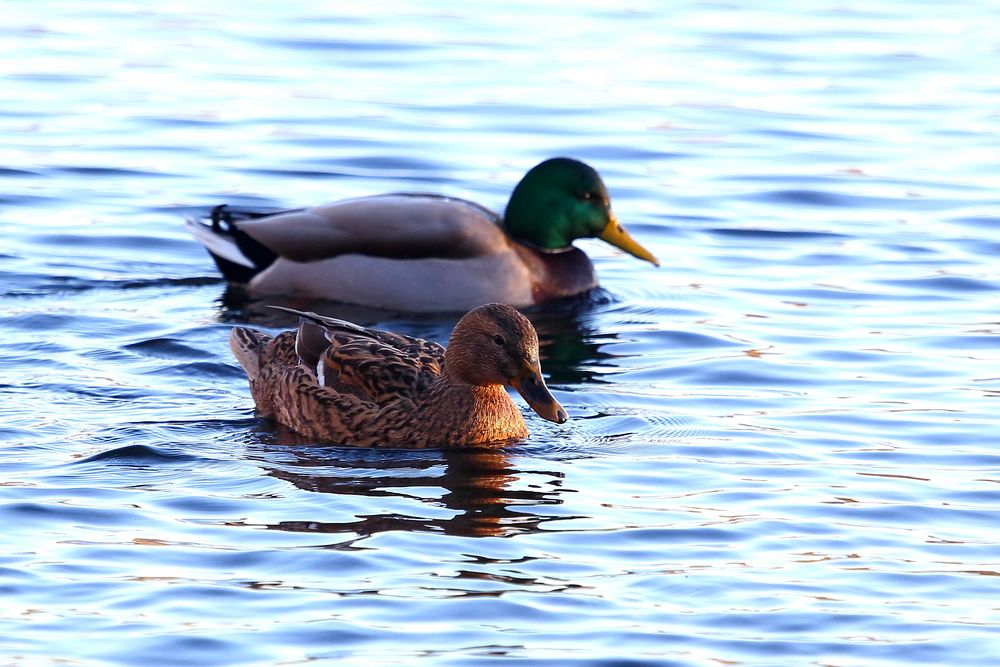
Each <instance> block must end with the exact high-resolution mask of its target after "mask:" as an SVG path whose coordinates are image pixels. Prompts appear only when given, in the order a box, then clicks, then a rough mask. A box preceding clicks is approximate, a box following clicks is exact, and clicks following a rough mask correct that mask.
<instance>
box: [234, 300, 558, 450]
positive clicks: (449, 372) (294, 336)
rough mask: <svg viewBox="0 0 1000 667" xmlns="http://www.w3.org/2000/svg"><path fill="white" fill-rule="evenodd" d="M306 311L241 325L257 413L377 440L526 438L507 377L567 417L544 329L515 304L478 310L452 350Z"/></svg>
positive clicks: (541, 410) (323, 436)
mask: <svg viewBox="0 0 1000 667" xmlns="http://www.w3.org/2000/svg"><path fill="white" fill-rule="evenodd" d="M286 310H287V309H286ZM292 312H298V311H292ZM298 314H299V315H300V324H299V329H298V331H286V332H284V333H281V334H279V335H277V336H274V337H273V338H272V337H270V336H268V335H266V334H263V333H261V332H259V331H255V330H253V329H246V328H243V327H236V328H234V329H233V331H232V333H231V335H230V339H229V342H230V347H231V348H232V350H233V353H234V354H235V355H236V358H237V359H238V360H239V362H240V364H241V365H242V366H243V368H244V370H245V371H246V372H247V377H248V379H249V382H250V391H251V393H252V395H253V398H254V402H255V403H256V405H257V411H258V413H259V414H260V415H261V416H264V417H270V418H273V419H275V420H277V421H279V422H281V423H282V424H285V425H286V426H289V427H291V428H292V429H294V430H295V431H298V432H299V433H301V434H302V435H305V436H307V437H310V438H316V439H318V440H323V441H326V442H331V443H335V444H344V445H358V446H369V447H377V446H384V447H434V446H468V445H476V444H485V443H491V442H500V441H507V440H514V439H518V438H524V437H526V436H527V435H528V429H527V426H526V425H525V422H524V419H523V417H522V416H521V413H520V411H519V410H518V409H517V406H516V405H515V404H514V402H513V401H512V400H511V399H510V396H509V395H508V394H507V391H506V389H505V388H504V385H505V384H512V385H513V386H515V387H516V388H517V389H518V391H520V392H521V393H522V395H523V396H524V397H525V399H526V400H527V401H528V403H529V405H531V407H532V408H533V409H534V410H535V411H536V412H538V414H540V415H541V416H543V417H545V418H546V419H550V420H552V421H557V422H560V423H561V422H563V421H566V418H567V417H566V413H565V411H564V410H563V409H562V407H561V406H559V404H558V403H557V402H556V401H555V399H554V398H553V397H552V395H551V394H549V393H548V390H547V389H546V388H545V384H544V381H542V379H541V374H540V368H539V366H538V337H537V335H536V333H535V330H534V328H533V327H532V326H531V323H530V322H528V320H527V319H526V318H525V317H524V316H523V315H521V314H520V313H518V312H517V311H516V310H515V309H514V308H511V307H510V306H506V305H500V304H488V305H485V306H480V307H479V308H476V309H475V310H473V311H470V312H469V313H468V314H466V316H465V317H463V318H462V320H461V321H460V322H459V323H458V325H457V326H456V327H455V331H454V332H453V333H452V336H451V340H450V341H449V346H448V349H447V350H446V349H445V348H444V347H442V346H441V345H438V344H437V343H433V342H429V341H425V340H421V339H419V338H412V337H409V336H404V335H401V334H395V333H390V332H386V331H378V330H374V329H364V328H362V327H358V326H356V325H354V324H351V323H349V322H344V321H342V320H336V319H332V318H325V317H322V316H319V315H316V314H314V313H301V312H298Z"/></svg>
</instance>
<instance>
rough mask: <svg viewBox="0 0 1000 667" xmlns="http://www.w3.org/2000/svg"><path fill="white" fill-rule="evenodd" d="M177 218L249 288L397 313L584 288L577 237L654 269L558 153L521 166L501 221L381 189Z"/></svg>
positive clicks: (595, 191) (585, 273)
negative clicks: (273, 209) (327, 200)
mask: <svg viewBox="0 0 1000 667" xmlns="http://www.w3.org/2000/svg"><path fill="white" fill-rule="evenodd" d="M187 227H188V229H189V230H190V231H191V233H192V234H193V235H194V236H195V238H196V239H197V240H198V241H200V242H201V243H202V244H203V245H204V246H205V247H206V249H207V250H208V252H209V253H210V254H211V255H212V257H213V258H214V259H215V262H216V264H217V265H218V267H219V269H220V270H221V271H222V273H223V275H224V276H225V277H226V278H227V279H228V280H229V281H231V282H235V283H245V284H246V285H247V288H248V290H249V292H250V293H251V294H257V295H262V294H284V295H289V296H300V297H310V298H316V299H326V300H332V301H343V302H347V303H353V304H359V305H363V306H373V307H379V308H388V309H394V310H405V311H465V310H469V309H470V308H474V307H475V306H479V305H482V304H484V303H489V302H500V303H507V304H510V305H514V306H518V307H527V306H531V305H535V304H539V303H543V302H545V301H549V300H551V299H555V298H559V297H565V296H571V295H574V294H580V293H583V292H586V291H588V290H590V289H592V288H594V287H596V286H597V277H596V275H595V273H594V267H593V265H592V264H591V262H590V259H589V258H588V257H587V255H586V254H585V253H584V252H583V251H582V250H580V249H578V248H575V247H573V245H572V243H573V240H574V239H578V238H585V237H598V238H601V239H603V240H605V241H607V242H608V243H610V244H611V245H613V246H616V247H618V248H621V249H622V250H624V251H625V252H627V253H629V254H631V255H634V256H636V257H638V258H640V259H644V260H646V261H648V262H652V263H653V264H656V265H657V266H659V262H658V261H657V259H656V257H654V256H653V255H652V254H651V253H650V252H649V251H648V250H646V249H645V248H643V247H642V246H641V245H639V244H638V243H637V242H636V241H635V240H633V239H632V237H631V236H630V235H629V234H628V232H626V231H625V229H624V228H623V227H622V226H621V225H620V224H619V223H618V220H617V218H615V215H614V213H612V211H611V203H610V200H609V198H608V191H607V188H605V187H604V183H603V182H602V181H601V177H600V176H599V175H598V173H597V172H596V171H594V169H592V168H591V167H589V166H588V165H586V164H584V163H582V162H579V161H578V160H572V159H569V158H562V157H559V158H552V159H550V160H546V161H544V162H542V163H541V164H539V165H537V166H536V167H534V168H532V169H531V170H530V171H529V172H528V173H527V174H525V176H524V178H522V179H521V181H520V182H519V183H518V184H517V186H516V187H515V188H514V191H513V193H512V194H511V196H510V201H509V202H508V204H507V209H506V211H505V213H504V216H503V218H500V216H498V215H497V214H495V213H493V212H492V211H490V210H489V209H487V208H485V207H483V206H480V205H479V204H475V203H473V202H470V201H465V200H463V199H454V198H451V197H445V196H441V195H431V194H385V195H376V196H370V197H361V198H358V199H348V200H345V201H339V202H335V203H333V204H326V205H324V206H317V207H315V208H308V209H299V210H292V211H281V212H277V213H271V214H263V213H255V212H249V211H242V212H241V211H235V210H230V209H228V208H226V207H225V206H224V205H223V206H220V207H216V208H215V209H214V210H213V212H212V215H211V218H210V220H207V221H200V220H196V219H188V221H187Z"/></svg>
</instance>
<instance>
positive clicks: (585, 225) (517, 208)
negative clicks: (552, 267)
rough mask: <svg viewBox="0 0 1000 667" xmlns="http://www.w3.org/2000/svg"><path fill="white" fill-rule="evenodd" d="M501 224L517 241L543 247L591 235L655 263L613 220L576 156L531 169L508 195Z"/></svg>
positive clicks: (604, 194) (598, 183) (600, 185)
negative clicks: (575, 158)
mask: <svg viewBox="0 0 1000 667" xmlns="http://www.w3.org/2000/svg"><path fill="white" fill-rule="evenodd" d="M504 225H505V226H506V229H507V233H508V234H510V235H511V237H513V238H514V239H516V240H517V241H521V242H523V243H525V244H527V245H531V246H534V247H536V248H540V249H542V250H549V251H555V250H562V249H565V248H567V247H569V246H570V245H571V244H572V243H573V240H574V239H579V238H589V237H595V236H596V237H600V238H602V239H604V240H605V241H607V242H608V243H610V244H611V245H614V246H617V247H619V248H621V249H622V250H624V251H625V252H627V253H629V254H631V255H635V256H636V257H638V258H639V259H644V260H646V261H648V262H652V263H653V264H656V265H657V266H659V262H658V261H657V260H656V258H655V257H654V256H653V255H652V254H650V252H649V251H647V250H646V249H645V248H643V247H642V246H641V245H639V244H638V243H636V242H635V241H634V240H633V239H632V237H631V236H629V234H628V232H626V231H625V230H624V229H623V228H622V226H621V225H620V224H618V220H617V219H616V218H615V214H614V213H612V212H611V200H610V198H609V197H608V189H607V188H606V187H604V182H603V181H602V180H601V177H600V175H599V174H598V173H597V172H596V171H594V169H593V168H591V167H589V166H588V165H586V164H584V163H582V162H580V161H579V160H573V159H570V158H565V157H556V158H551V159H549V160H546V161H545V162H542V163H541V164H539V165H537V166H535V167H533V168H532V169H531V170H530V171H529V172H528V173H527V174H525V175H524V178H522V179H521V182H520V183H518V184H517V186H516V187H515V188H514V192H512V193H511V195H510V201H509V202H508V203H507V211H506V212H505V213H504Z"/></svg>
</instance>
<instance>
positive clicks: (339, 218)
mask: <svg viewBox="0 0 1000 667" xmlns="http://www.w3.org/2000/svg"><path fill="white" fill-rule="evenodd" d="M233 224H234V225H235V226H236V227H237V228H238V230H239V231H240V232H242V233H244V234H246V235H247V236H249V237H250V238H252V239H253V240H254V241H256V242H258V243H260V244H261V245H263V246H264V247H266V248H267V249H268V250H269V251H271V252H273V253H275V254H277V255H279V256H281V257H285V258H286V259H291V260H294V261H297V262H311V261H316V260H321V259H328V258H330V257H336V256H337V255H344V254H363V255H371V256H377V257H388V258H394V259H417V258H427V257H438V258H447V259H463V258H469V257H477V256H480V255H483V254H486V253H489V252H492V251H495V250H496V249H497V248H498V247H503V246H504V245H505V244H506V242H507V240H506V235H505V233H504V232H503V230H502V228H501V227H500V218H499V216H497V215H496V214H495V213H493V212H492V211H490V210H489V209H487V208H485V207H483V206H480V205H479V204H476V203H474V202H470V201H466V200H464V199H454V198H451V197H444V196H440V195H429V194H390V195H377V196H373V197H361V198H358V199H348V200H345V201H339V202H335V203H333V204H326V205H323V206H316V207H313V208H308V209H301V210H295V211H286V212H280V213H276V214H274V215H268V216H264V217H258V218H253V219H250V218H247V219H242V220H236V221H234V222H233Z"/></svg>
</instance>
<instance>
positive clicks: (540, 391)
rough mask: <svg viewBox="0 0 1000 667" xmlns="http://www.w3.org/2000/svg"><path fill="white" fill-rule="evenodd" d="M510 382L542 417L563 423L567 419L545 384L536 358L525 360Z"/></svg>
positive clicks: (567, 415) (567, 416)
mask: <svg viewBox="0 0 1000 667" xmlns="http://www.w3.org/2000/svg"><path fill="white" fill-rule="evenodd" d="M510 384H511V386H512V387H514V389H516V390H517V393H519V394H520V395H521V398H523V399H524V400H525V402H526V403H527V404H528V406H529V407H531V409H532V410H534V411H535V414H537V415H538V416H539V417H541V418H542V419H547V420H549V421H550V422H555V423H557V424H564V423H565V422H566V421H567V420H568V419H569V414H568V413H567V412H566V410H565V409H564V408H563V406H561V405H560V404H559V401H557V400H556V398H555V396H553V395H552V392H550V391H549V388H548V387H546V386H545V379H544V378H542V367H541V365H540V364H539V363H538V359H532V360H529V361H527V362H525V363H524V364H523V365H522V366H521V369H520V371H519V372H518V374H517V375H515V376H514V377H513V378H511V380H510Z"/></svg>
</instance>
